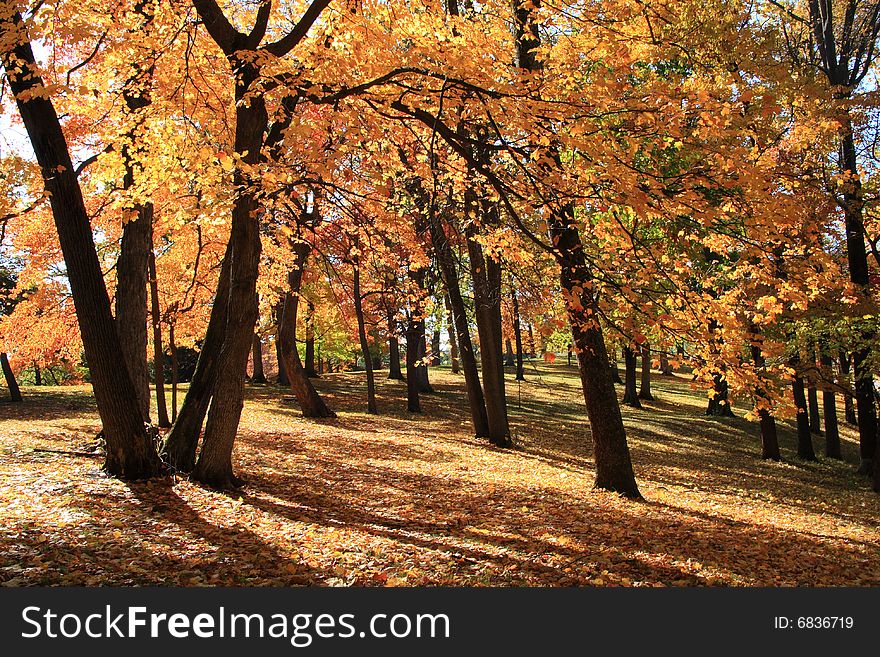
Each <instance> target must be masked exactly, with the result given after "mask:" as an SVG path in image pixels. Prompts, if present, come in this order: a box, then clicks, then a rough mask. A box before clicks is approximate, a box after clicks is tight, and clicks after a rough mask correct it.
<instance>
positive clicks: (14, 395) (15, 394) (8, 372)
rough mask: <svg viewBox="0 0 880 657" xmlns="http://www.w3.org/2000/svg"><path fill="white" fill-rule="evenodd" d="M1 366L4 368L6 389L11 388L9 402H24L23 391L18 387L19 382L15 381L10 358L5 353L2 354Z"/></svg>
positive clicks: (0, 354)
mask: <svg viewBox="0 0 880 657" xmlns="http://www.w3.org/2000/svg"><path fill="white" fill-rule="evenodd" d="M0 366H2V368H3V377H4V378H5V379H6V387H7V388H9V400H10V401H12V402H15V403H18V402H21V401H24V400H23V399H22V396H21V389H20V388H19V387H18V381H16V380H15V374H14V373H13V371H12V366H11V365H10V364H9V356H7V355H6V352H5V351H3V352H0Z"/></svg>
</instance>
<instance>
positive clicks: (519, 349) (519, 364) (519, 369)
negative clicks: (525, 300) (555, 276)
mask: <svg viewBox="0 0 880 657" xmlns="http://www.w3.org/2000/svg"><path fill="white" fill-rule="evenodd" d="M511 295H512V297H513V339H514V342H515V343H516V380H517V381H525V380H526V377H525V369H524V367H523V340H522V329H521V326H520V318H519V298H518V297H517V294H516V289H513V290H512V292H511Z"/></svg>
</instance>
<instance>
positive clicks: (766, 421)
mask: <svg viewBox="0 0 880 657" xmlns="http://www.w3.org/2000/svg"><path fill="white" fill-rule="evenodd" d="M752 333H753V334H754V335H755V341H754V342H753V343H752V361H753V362H754V364H755V369H756V370H758V372H759V373H762V372H763V371H764V366H765V365H766V360H765V359H764V354H763V352H762V350H761V346H762V345H763V339H762V338H761V335H760V334H759V333H758V330H757V327H754V326H753V327H752ZM755 398H756V399H757V400H758V402H759V405H760V407H759V409H758V419H759V422H760V426H761V458H762V459H770V460H772V461H779V460H781V458H782V457H781V456H780V454H779V436H778V434H777V432H776V419H775V418H774V417H773V414H772V413H771V412H770V409H768V408H766V403H767V393H766V391H765V390H764V389H763V388H762V387H761V386H757V387H756V388H755Z"/></svg>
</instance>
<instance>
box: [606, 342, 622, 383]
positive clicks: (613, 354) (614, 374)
mask: <svg viewBox="0 0 880 657" xmlns="http://www.w3.org/2000/svg"><path fill="white" fill-rule="evenodd" d="M608 360H609V363H610V365H611V380H612V381H613V382H614V383H617V384H619V385H623V379H621V378H620V370H619V369H618V368H617V347H616V346H614V347H612V349H611V351H610V352H609V353H608Z"/></svg>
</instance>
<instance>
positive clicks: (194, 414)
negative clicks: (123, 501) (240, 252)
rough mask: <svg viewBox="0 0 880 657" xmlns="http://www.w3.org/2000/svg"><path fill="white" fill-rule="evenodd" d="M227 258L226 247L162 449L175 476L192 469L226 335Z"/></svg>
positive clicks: (230, 257) (228, 248) (228, 272)
mask: <svg viewBox="0 0 880 657" xmlns="http://www.w3.org/2000/svg"><path fill="white" fill-rule="evenodd" d="M231 254H232V251H231V246H227V248H226V254H225V255H224V257H223V262H222V263H221V267H220V276H219V278H218V280H217V293H216V294H215V295H214V304H213V306H212V308H211V316H210V319H209V320H208V328H207V330H206V332H205V339H204V341H203V342H202V349H201V351H200V352H199V360H198V361H197V362H196V369H195V372H193V376H192V379H191V380H190V383H189V388H188V389H187V391H186V395H185V396H184V398H183V405H182V406H181V407H180V413H179V414H178V416H177V421H176V422H175V423H174V426H172V427H171V431H170V433H169V434H168V436H167V438H166V439H165V446H164V448H163V455H164V456H165V460H166V461H168V463H169V464H170V465H171V466H172V467H173V468H175V469H176V470H177V471H179V472H192V469H193V468H194V467H195V462H196V449H197V447H198V443H199V436H200V435H201V433H202V424H203V423H204V421H205V415H206V414H207V412H208V406H209V405H210V403H211V394H212V391H213V389H214V382H215V381H216V379H217V363H218V358H219V356H220V348H221V347H222V345H223V337H224V335H225V333H226V313H227V310H228V308H229V305H228V303H226V299H228V298H229V276H230V271H231V262H232V255H231Z"/></svg>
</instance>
